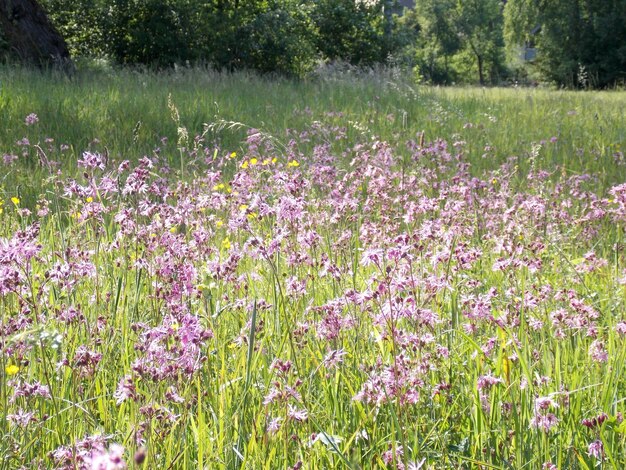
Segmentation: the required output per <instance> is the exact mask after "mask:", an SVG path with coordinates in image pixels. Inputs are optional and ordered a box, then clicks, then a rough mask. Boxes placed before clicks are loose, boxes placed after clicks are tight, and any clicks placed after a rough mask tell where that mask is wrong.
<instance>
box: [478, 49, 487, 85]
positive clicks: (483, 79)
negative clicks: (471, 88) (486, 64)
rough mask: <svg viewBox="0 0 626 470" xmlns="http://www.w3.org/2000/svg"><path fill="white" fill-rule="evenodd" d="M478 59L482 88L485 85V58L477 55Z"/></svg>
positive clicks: (479, 78)
mask: <svg viewBox="0 0 626 470" xmlns="http://www.w3.org/2000/svg"><path fill="white" fill-rule="evenodd" d="M476 58H477V59H478V80H479V81H480V86H484V85H485V72H484V71H483V57H482V56H481V55H477V56H476Z"/></svg>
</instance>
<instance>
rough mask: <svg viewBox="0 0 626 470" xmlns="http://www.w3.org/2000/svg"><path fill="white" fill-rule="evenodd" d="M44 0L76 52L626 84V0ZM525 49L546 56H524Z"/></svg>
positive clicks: (292, 69)
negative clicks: (388, 66)
mask: <svg viewBox="0 0 626 470" xmlns="http://www.w3.org/2000/svg"><path fill="white" fill-rule="evenodd" d="M33 1H34V0H33ZM40 3H41V4H42V5H43V6H44V7H45V9H46V10H47V12H48V14H49V17H50V19H51V20H52V22H53V23H54V25H55V26H56V27H57V29H58V30H59V31H60V32H61V34H62V35H63V36H64V37H65V38H66V40H67V42H68V45H69V48H70V50H71V52H72V55H73V56H77V57H79V56H88V57H102V58H106V59H108V60H110V61H111V62H113V63H118V64H140V65H146V66H154V67H169V66H172V65H174V64H183V65H185V64H197V63H202V64H211V65H212V66H214V67H217V68H220V69H227V70H235V69H254V70H257V71H260V72H262V73H279V74H282V75H288V76H303V75H306V74H307V73H308V72H309V71H311V70H312V69H313V68H314V67H315V66H316V64H318V63H319V62H320V61H345V62H349V63H350V64H354V65H358V66H371V65H373V64H379V63H389V61H390V60H391V61H393V63H394V64H395V63H401V64H404V65H408V66H411V67H414V70H415V71H416V73H417V75H418V76H419V77H420V78H421V79H423V80H425V81H428V82H432V83H443V84H446V83H447V84H449V83H458V82H466V83H480V84H498V83H501V82H502V81H503V79H505V78H506V77H507V74H510V73H511V70H513V71H514V72H515V71H516V70H521V71H522V72H523V73H531V74H533V75H534V76H535V77H537V78H538V79H540V80H543V81H546V82H552V83H556V84H558V85H560V86H568V87H607V86H612V85H614V84H617V83H624V81H626V0H507V1H505V0H416V6H415V9H414V10H411V11H406V12H405V14H404V16H402V17H398V16H395V14H394V13H397V12H398V11H399V10H398V8H397V1H396V0H40ZM1 36H2V35H1V34H0V51H1V50H2V48H3V47H4V48H5V49H6V43H3V42H2V39H1ZM527 47H532V48H536V49H535V50H536V51H537V59H536V60H534V61H532V62H528V61H526V60H525V59H522V58H521V57H522V54H521V53H522V52H523V51H524V50H525V48H527ZM505 51H506V52H507V53H508V54H505Z"/></svg>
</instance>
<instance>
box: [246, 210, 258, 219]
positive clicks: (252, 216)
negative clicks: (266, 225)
mask: <svg viewBox="0 0 626 470" xmlns="http://www.w3.org/2000/svg"><path fill="white" fill-rule="evenodd" d="M257 215H258V214H257V213H256V212H250V213H249V214H248V220H254V219H256V218H257Z"/></svg>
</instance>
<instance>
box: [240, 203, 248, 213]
mask: <svg viewBox="0 0 626 470" xmlns="http://www.w3.org/2000/svg"><path fill="white" fill-rule="evenodd" d="M247 208H248V204H242V205H240V206H239V210H240V211H241V212H244V211H245V210H246V209H247Z"/></svg>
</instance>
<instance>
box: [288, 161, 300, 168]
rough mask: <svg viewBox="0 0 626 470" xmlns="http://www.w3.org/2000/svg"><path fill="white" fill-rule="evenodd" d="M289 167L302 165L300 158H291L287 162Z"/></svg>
mask: <svg viewBox="0 0 626 470" xmlns="http://www.w3.org/2000/svg"><path fill="white" fill-rule="evenodd" d="M287 166H288V167H295V166H300V164H299V163H298V160H291V161H290V162H289V163H287Z"/></svg>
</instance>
